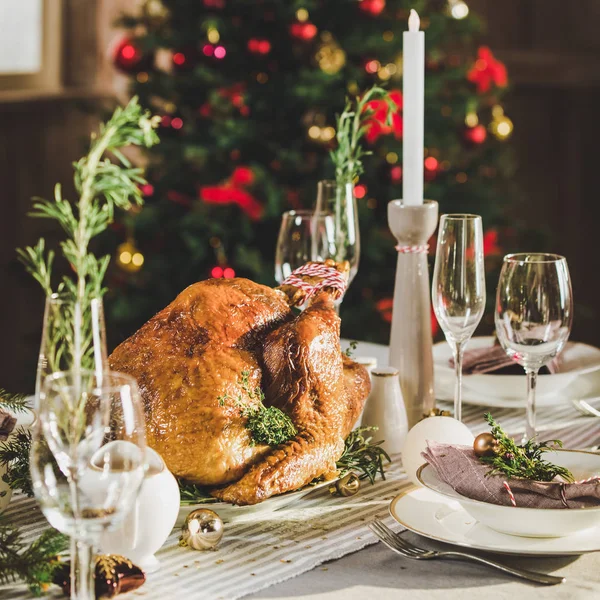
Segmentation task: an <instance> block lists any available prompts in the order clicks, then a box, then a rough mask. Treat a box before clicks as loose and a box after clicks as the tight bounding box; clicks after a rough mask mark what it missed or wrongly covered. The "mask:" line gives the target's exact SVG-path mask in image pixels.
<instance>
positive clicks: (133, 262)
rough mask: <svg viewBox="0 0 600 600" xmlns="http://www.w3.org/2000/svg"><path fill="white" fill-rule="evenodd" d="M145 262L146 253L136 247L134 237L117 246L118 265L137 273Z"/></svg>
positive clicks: (124, 269)
mask: <svg viewBox="0 0 600 600" xmlns="http://www.w3.org/2000/svg"><path fill="white" fill-rule="evenodd" d="M143 264H144V255H143V254H142V253H141V252H140V251H139V250H138V249H137V248H136V246H135V244H134V242H133V240H132V239H128V240H127V241H126V242H123V243H122V244H120V245H119V247H118V248H117V265H119V267H120V268H121V269H123V271H127V273H137V272H138V271H139V270H140V269H141V268H142V266H143Z"/></svg>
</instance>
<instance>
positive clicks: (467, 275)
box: [431, 214, 485, 421]
mask: <svg viewBox="0 0 600 600" xmlns="http://www.w3.org/2000/svg"><path fill="white" fill-rule="evenodd" d="M431 295H432V299H433V310H434V312H435V316H436V317H437V320H438V322H439V324H440V327H441V328H442V331H443V332H444V335H445V336H446V341H447V342H448V344H450V347H451V348H452V354H453V355H454V368H455V371H456V379H455V385H454V418H455V419H458V420H459V421H460V420H461V419H462V359H463V353H464V349H465V346H466V344H467V342H468V341H469V340H470V339H471V336H472V335H473V333H474V331H475V329H476V328H477V325H479V321H481V317H482V316H483V312H484V310H485V269H484V264H483V226H482V222H481V217H480V216H478V215H468V214H452V215H442V218H441V219H440V229H439V232H438V240H437V251H436V255H435V269H434V271H433V282H432V287H431Z"/></svg>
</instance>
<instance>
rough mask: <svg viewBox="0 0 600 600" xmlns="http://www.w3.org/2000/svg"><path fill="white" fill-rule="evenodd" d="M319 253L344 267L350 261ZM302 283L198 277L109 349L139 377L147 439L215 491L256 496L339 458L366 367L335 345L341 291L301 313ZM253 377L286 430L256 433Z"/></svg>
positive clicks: (297, 484)
mask: <svg viewBox="0 0 600 600" xmlns="http://www.w3.org/2000/svg"><path fill="white" fill-rule="evenodd" d="M326 265H327V266H329V267H331V268H335V269H336V270H337V271H339V272H340V273H343V274H344V275H346V276H347V264H337V263H334V262H333V261H327V262H326ZM302 280H303V281H304V282H306V283H308V284H311V285H314V284H316V283H318V281H319V277H315V276H314V275H313V276H308V277H307V276H302ZM307 293H308V292H307V290H306V289H304V287H303V286H300V287H295V286H293V285H285V286H283V287H280V288H275V289H272V288H269V287H266V286H264V285H259V284H257V283H254V282H252V281H249V280H248V279H240V278H238V279H210V280H207V281H202V282H199V283H196V284H194V285H191V286H190V287H188V288H187V289H185V290H184V291H183V292H182V293H181V294H179V296H177V298H176V299H175V300H174V301H173V302H172V303H171V304H169V306H167V307H166V308H165V309H163V310H162V311H161V312H159V313H158V314H157V315H155V316H154V317H153V318H152V319H150V321H148V323H146V324H145V325H144V326H143V327H142V328H141V329H140V330H139V331H138V332H137V333H135V334H134V335H133V336H131V337H130V338H129V339H127V340H126V341H124V342H123V343H122V344H121V345H120V346H118V347H117V348H116V350H115V351H114V352H113V354H112V355H111V356H110V358H109V363H110V367H111V368H112V369H114V370H116V371H121V372H123V373H128V374H130V375H132V376H133V377H135V379H136V380H137V382H138V384H139V387H140V391H141V394H142V398H143V401H144V408H145V414H146V427H147V435H148V443H149V445H150V446H151V447H152V448H154V449H155V450H156V451H157V452H159V453H160V454H161V456H162V457H163V459H164V460H165V462H166V464H167V466H168V468H169V469H170V470H171V472H173V473H174V474H175V475H176V476H178V477H181V478H184V479H186V480H188V481H191V482H194V483H198V484H200V485H203V486H208V487H210V488H211V493H212V494H213V495H214V496H215V497H217V498H220V499H222V500H225V501H228V502H232V503H235V504H255V503H257V502H261V501H262V500H265V499H266V498H269V497H270V496H273V495H275V494H281V493H284V492H287V491H291V490H296V489H299V488H301V487H302V486H304V485H306V484H308V483H310V482H311V481H312V480H313V479H314V478H316V477H319V476H321V475H324V474H327V473H329V472H332V471H334V470H335V463H336V461H337V459H338V458H339V457H340V456H341V454H342V451H343V448H344V439H345V438H346V436H347V435H348V434H349V433H350V431H351V430H352V427H353V425H354V424H355V422H356V420H357V418H358V416H359V414H360V412H361V410H362V407H363V404H364V401H365V399H366V397H367V395H368V393H369V389H370V383H369V376H368V373H367V371H366V370H365V369H364V368H363V367H362V366H360V365H358V364H356V363H354V362H353V361H352V360H350V359H349V358H348V357H346V356H345V355H343V354H342V351H341V348H340V319H339V317H338V316H337V314H336V311H335V306H334V298H335V294H336V291H335V290H334V289H330V288H328V287H324V288H323V289H321V290H320V291H318V292H317V293H315V294H314V295H313V296H312V297H311V299H310V301H309V303H308V306H307V308H306V309H305V310H304V311H303V312H301V313H300V314H297V313H296V311H293V310H292V307H293V306H294V305H299V304H301V303H302V302H303V301H304V300H305V297H306V296H307ZM242 374H243V376H242ZM257 388H260V389H261V390H262V391H263V393H264V401H263V402H264V405H265V406H276V407H277V408H279V409H280V410H282V411H283V412H284V413H286V414H287V415H288V416H289V417H290V418H291V420H292V422H293V424H294V426H295V428H296V430H297V435H296V436H295V437H294V438H293V439H291V440H289V441H287V442H285V443H283V444H280V445H278V446H275V447H271V446H267V445H257V444H255V443H254V442H253V440H252V437H251V435H250V432H249V430H248V428H247V427H246V421H247V417H246V416H244V415H245V414H246V413H245V411H244V410H243V409H244V407H248V406H253V405H255V404H256V403H259V402H260V399H259V397H258V396H257V395H256V394H254V393H252V392H251V391H252V390H255V389H257Z"/></svg>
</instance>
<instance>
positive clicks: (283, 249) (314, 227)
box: [275, 210, 335, 285]
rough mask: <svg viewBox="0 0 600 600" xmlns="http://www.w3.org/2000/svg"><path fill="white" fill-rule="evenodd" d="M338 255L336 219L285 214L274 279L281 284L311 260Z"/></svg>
mask: <svg viewBox="0 0 600 600" xmlns="http://www.w3.org/2000/svg"><path fill="white" fill-rule="evenodd" d="M334 252H335V240H334V223H333V216H332V215H330V214H328V213H325V212H317V213H315V212H313V211H309V210H290V211H288V212H285V213H283V215H282V217H281V227H280V229H279V236H278V238H277V248H276V250H275V279H276V280H277V283H279V284H280V285H281V283H282V282H283V281H284V280H285V279H287V278H288V277H289V276H290V274H291V273H292V271H294V270H295V269H297V268H298V267H301V266H302V265H303V264H305V263H307V262H309V261H324V260H326V259H327V258H332V257H333V254H334Z"/></svg>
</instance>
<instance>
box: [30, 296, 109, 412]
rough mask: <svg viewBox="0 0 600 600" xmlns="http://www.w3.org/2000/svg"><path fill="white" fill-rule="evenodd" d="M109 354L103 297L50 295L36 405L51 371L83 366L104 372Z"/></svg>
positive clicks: (36, 383)
mask: <svg viewBox="0 0 600 600" xmlns="http://www.w3.org/2000/svg"><path fill="white" fill-rule="evenodd" d="M107 356H108V355H107V351H106V327H105V323H104V307H103V304H102V298H92V299H90V300H87V301H85V302H84V303H83V304H81V303H79V302H75V301H74V299H73V297H72V296H71V295H69V294H66V293H55V294H52V295H50V296H48V297H47V298H46V307H45V310H44V322H43V327H42V343H41V346H40V354H39V358H38V365H37V375H36V381H35V399H36V405H37V404H39V398H40V391H41V389H42V386H43V384H44V379H45V378H46V377H47V376H48V375H51V374H52V373H56V372H58V371H69V370H72V369H78V368H79V369H89V370H92V371H94V372H95V373H97V374H98V375H99V376H101V374H102V372H103V371H105V370H107V369H108V361H107Z"/></svg>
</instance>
